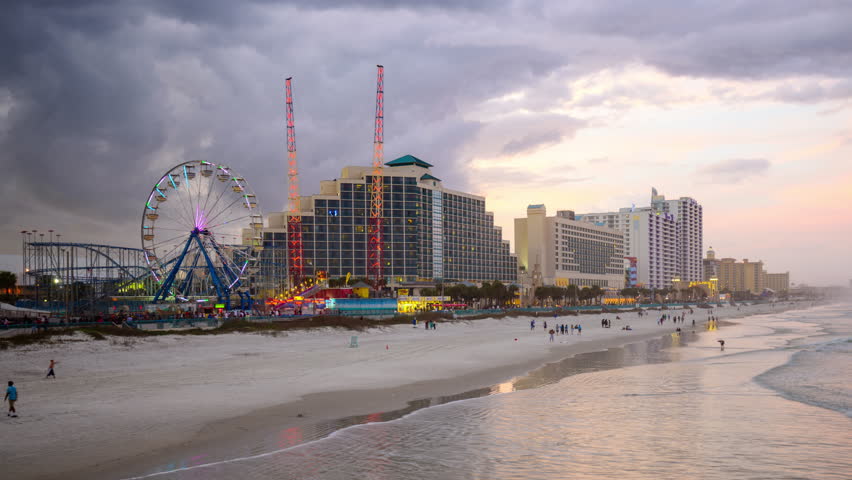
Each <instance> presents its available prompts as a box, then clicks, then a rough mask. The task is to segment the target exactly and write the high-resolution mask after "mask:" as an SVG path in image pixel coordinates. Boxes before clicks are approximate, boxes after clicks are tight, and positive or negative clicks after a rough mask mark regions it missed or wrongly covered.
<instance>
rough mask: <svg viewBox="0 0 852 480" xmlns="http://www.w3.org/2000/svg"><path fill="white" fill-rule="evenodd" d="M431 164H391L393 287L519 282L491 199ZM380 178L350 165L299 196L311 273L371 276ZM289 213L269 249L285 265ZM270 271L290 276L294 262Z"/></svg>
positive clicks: (279, 218)
mask: <svg viewBox="0 0 852 480" xmlns="http://www.w3.org/2000/svg"><path fill="white" fill-rule="evenodd" d="M431 168H432V165H431V164H429V163H427V162H425V161H423V160H421V159H419V158H417V157H414V156H412V155H405V156H404V157H400V158H397V159H395V160H392V161H390V162H387V163H386V164H385V168H384V169H383V177H384V179H383V181H384V186H385V187H384V188H385V192H384V218H383V238H384V245H383V253H384V276H385V279H386V280H387V283H388V285H391V286H398V285H406V284H419V283H435V282H440V281H443V282H462V281H467V282H485V281H488V282H491V281H494V280H500V281H501V282H504V283H512V282H515V280H516V279H517V259H516V257H515V256H514V255H513V254H511V253H510V251H509V242H508V241H507V240H503V235H502V230H501V228H500V227H498V226H495V225H494V215H493V213H491V212H488V211H486V210H485V197H481V196H478V195H473V194H470V193H465V192H460V191H456V190H452V189H449V188H446V187H444V185H443V182H442V181H441V179H439V178H437V177H435V176H434V175H433V174H432V171H431ZM372 182H373V169H372V167H368V166H349V167H345V168H343V170H342V172H341V174H340V177H339V178H336V179H334V180H325V181H322V182H320V189H319V193H318V194H316V195H309V196H302V197H301V198H300V199H299V205H300V214H301V216H302V248H303V259H304V260H303V262H304V269H305V271H304V274H305V275H315V274H316V273H317V272H320V271H324V272H326V273H327V275H328V276H329V277H330V278H331V277H341V276H345V275H347V274H350V273H351V275H352V276H353V277H365V276H367V257H368V246H369V234H368V230H369V221H370V189H371V185H372ZM288 215H289V214H288V212H282V213H274V214H271V215H269V216H268V218H267V220H268V227H267V228H265V229H264V247H265V248H264V251H263V252H264V253H263V254H264V255H267V256H270V257H271V256H272V255H276V258H278V259H285V263H286V258H287V252H286V249H287V218H288ZM267 232H269V233H270V236H267V235H266V233H267ZM282 234H283V235H282ZM270 251H273V252H274V251H277V252H278V253H277V254H276V253H271V252H270ZM270 268H278V269H281V268H283V270H280V271H281V272H282V273H283V275H284V276H285V277H286V272H287V270H286V267H282V265H276V266H273V267H270Z"/></svg>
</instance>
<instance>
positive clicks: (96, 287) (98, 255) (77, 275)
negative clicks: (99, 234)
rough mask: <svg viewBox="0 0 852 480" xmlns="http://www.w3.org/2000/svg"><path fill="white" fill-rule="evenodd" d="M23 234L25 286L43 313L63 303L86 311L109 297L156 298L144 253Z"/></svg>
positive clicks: (155, 285)
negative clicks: (48, 239)
mask: <svg viewBox="0 0 852 480" xmlns="http://www.w3.org/2000/svg"><path fill="white" fill-rule="evenodd" d="M22 233H23V238H22V240H23V243H22V246H23V268H24V276H23V278H22V282H21V283H22V284H23V285H27V286H28V288H29V290H30V291H31V294H32V295H34V296H35V301H36V304H37V305H38V306H39V307H40V308H50V307H51V306H52V304H55V303H59V304H61V306H62V307H63V308H64V305H65V304H69V305H72V306H73V307H72V310H74V311H77V312H82V311H88V310H91V309H93V307H94V305H95V304H96V303H97V302H99V301H101V300H103V299H104V298H107V297H112V296H124V295H133V296H151V295H153V294H154V292H155V291H156V288H157V284H156V282H155V281H154V280H153V278H151V272H150V270H149V269H148V265H147V263H146V262H145V255H144V252H143V251H142V249H139V248H128V247H117V246H114V245H98V244H91V243H73V242H58V241H57V242H50V241H37V240H38V239H37V238H36V236H35V235H34V234H33V233H31V232H22ZM53 306H55V305H53Z"/></svg>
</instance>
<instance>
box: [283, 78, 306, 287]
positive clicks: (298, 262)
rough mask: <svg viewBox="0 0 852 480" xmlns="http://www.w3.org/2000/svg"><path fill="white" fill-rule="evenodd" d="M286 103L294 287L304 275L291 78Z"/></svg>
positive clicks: (289, 239) (289, 248)
mask: <svg viewBox="0 0 852 480" xmlns="http://www.w3.org/2000/svg"><path fill="white" fill-rule="evenodd" d="M285 86H286V88H285V90H286V92H285V95H286V102H287V179H288V180H289V181H290V193H289V196H288V199H289V210H290V212H289V215H288V217H287V257H288V263H289V266H290V286H291V287H292V286H296V285H298V284H299V282H301V281H302V277H303V275H304V271H303V266H302V214H301V211H300V210H299V167H298V164H297V163H296V125H295V123H296V122H295V117H294V116H293V77H288V78H287V80H286V82H285Z"/></svg>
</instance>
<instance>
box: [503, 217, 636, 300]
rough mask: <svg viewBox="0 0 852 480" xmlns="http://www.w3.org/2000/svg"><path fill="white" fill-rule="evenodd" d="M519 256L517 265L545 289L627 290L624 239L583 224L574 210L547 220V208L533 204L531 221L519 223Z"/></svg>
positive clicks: (517, 228) (517, 240) (594, 226)
mask: <svg viewBox="0 0 852 480" xmlns="http://www.w3.org/2000/svg"><path fill="white" fill-rule="evenodd" d="M515 251H516V254H517V257H518V266H519V267H522V268H523V269H524V270H526V271H527V272H531V274H532V275H537V274H540V275H541V279H542V283H543V284H544V285H556V286H562V287H566V286H568V285H577V286H579V287H590V286H594V285H597V286H599V287H601V288H605V289H621V288H624V260H623V259H624V235H623V234H622V233H621V232H620V231H618V230H615V229H612V228H608V227H603V226H598V225H594V224H590V223H587V222H580V221H578V220H576V219H575V217H574V212H572V211H570V210H560V211H558V212H557V214H556V216H553V217H548V216H547V211H546V209H545V206H544V205H530V206H529V207H528V208H527V217H526V218H516V219H515Z"/></svg>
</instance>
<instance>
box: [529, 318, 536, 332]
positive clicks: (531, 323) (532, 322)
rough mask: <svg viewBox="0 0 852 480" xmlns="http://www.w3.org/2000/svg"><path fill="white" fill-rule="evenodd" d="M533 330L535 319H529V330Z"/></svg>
mask: <svg viewBox="0 0 852 480" xmlns="http://www.w3.org/2000/svg"><path fill="white" fill-rule="evenodd" d="M533 330H535V320H530V331H533Z"/></svg>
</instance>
